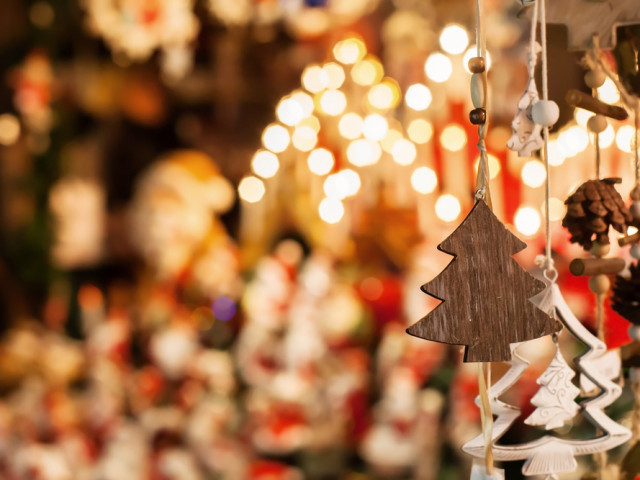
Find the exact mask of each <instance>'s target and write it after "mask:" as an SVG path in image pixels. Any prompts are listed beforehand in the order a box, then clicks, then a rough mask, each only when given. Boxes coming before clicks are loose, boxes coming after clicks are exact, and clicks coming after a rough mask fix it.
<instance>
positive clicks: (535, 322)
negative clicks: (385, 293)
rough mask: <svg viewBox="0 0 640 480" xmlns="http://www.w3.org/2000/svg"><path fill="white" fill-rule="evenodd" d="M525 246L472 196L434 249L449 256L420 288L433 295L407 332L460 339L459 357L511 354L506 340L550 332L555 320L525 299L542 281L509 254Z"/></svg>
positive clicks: (486, 358) (493, 359)
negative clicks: (431, 307)
mask: <svg viewBox="0 0 640 480" xmlns="http://www.w3.org/2000/svg"><path fill="white" fill-rule="evenodd" d="M524 248H526V244H525V243H524V242H522V241H520V240H519V239H518V238H517V237H516V236H515V235H513V234H512V233H511V232H509V230H507V228H506V227H505V226H504V225H503V224H502V223H501V222H500V220H498V218H497V217H496V216H495V215H494V214H493V212H491V210H490V209H489V207H488V206H487V204H486V203H485V202H484V200H478V201H477V202H476V204H475V206H474V207H473V209H472V210H471V212H470V213H469V215H468V216H467V217H466V218H465V219H464V221H463V222H462V224H460V226H459V227H458V228H457V229H456V230H455V231H454V232H453V233H452V234H451V235H450V236H449V237H448V238H447V239H445V240H444V241H443V242H442V243H441V244H440V245H438V249H439V250H441V251H443V252H445V253H448V254H449V255H453V256H454V257H455V258H454V259H453V260H452V261H451V263H449V265H448V266H447V267H446V268H445V269H444V270H443V271H442V273H441V274H440V275H438V276H437V277H436V278H435V279H434V280H432V281H431V282H428V283H426V284H425V285H423V286H422V290H423V291H424V292H425V293H427V294H428V295H431V296H433V297H435V298H437V299H439V300H442V302H443V303H442V304H440V305H438V306H437V307H436V308H435V309H434V310H433V311H431V312H430V313H429V314H428V315H427V316H426V317H424V318H423V319H421V320H420V321H418V322H417V323H416V324H414V325H413V326H411V327H409V328H408V329H407V333H409V334H411V335H414V336H416V337H420V338H424V339H426V340H433V341H436V342H442V343H449V344H454V345H465V355H464V361H465V362H502V361H509V360H510V359H511V348H510V344H512V343H518V342H523V341H525V340H532V339H534V338H538V337H542V336H545V335H550V334H552V333H554V332H557V331H558V330H559V329H560V325H559V324H558V323H557V322H556V321H555V320H553V319H552V318H551V317H549V316H548V315H547V314H546V313H544V312H542V311H541V310H539V309H538V308H537V307H536V306H535V305H534V304H533V303H532V302H531V301H530V300H529V299H530V298H531V297H533V296H534V295H536V294H538V293H539V292H541V291H542V290H543V289H544V287H545V285H544V283H543V282H541V281H539V280H536V279H535V278H534V277H533V276H531V275H530V274H529V273H527V272H526V271H525V270H524V269H523V268H522V267H521V266H520V265H519V264H518V262H516V261H515V259H513V258H512V257H511V255H513V254H515V253H518V252H519V251H521V250H523V249H524Z"/></svg>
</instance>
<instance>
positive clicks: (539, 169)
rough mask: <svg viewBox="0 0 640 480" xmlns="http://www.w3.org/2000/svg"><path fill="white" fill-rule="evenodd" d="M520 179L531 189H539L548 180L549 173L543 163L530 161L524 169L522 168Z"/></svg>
mask: <svg viewBox="0 0 640 480" xmlns="http://www.w3.org/2000/svg"><path fill="white" fill-rule="evenodd" d="M520 177H521V178H522V181H523V182H524V184H525V185H527V186H529V187H531V188H537V187H540V186H541V185H542V184H543V183H544V181H545V179H546V178H547V172H546V170H545V168H544V165H543V164H542V162H539V161H538V160H529V161H528V162H527V163H525V164H524V167H522V172H521V174H520Z"/></svg>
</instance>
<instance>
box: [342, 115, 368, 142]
mask: <svg viewBox="0 0 640 480" xmlns="http://www.w3.org/2000/svg"><path fill="white" fill-rule="evenodd" d="M362 123H363V120H362V117H361V116H360V115H358V114H357V113H353V112H351V113H345V114H344V115H343V116H342V118H341V119H340V122H338V130H339V131H340V135H342V136H343V137H344V138H348V139H349V140H355V139H356V138H358V137H359V136H360V135H361V134H362Z"/></svg>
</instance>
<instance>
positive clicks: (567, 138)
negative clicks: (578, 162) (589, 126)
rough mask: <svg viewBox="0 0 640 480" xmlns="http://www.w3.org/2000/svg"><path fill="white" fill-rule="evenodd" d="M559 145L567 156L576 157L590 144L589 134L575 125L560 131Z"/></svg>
mask: <svg viewBox="0 0 640 480" xmlns="http://www.w3.org/2000/svg"><path fill="white" fill-rule="evenodd" d="M558 146H559V147H560V149H561V151H562V152H563V153H564V154H565V155H566V156H567V157H574V156H576V155H577V154H578V153H580V152H582V151H584V150H585V149H586V148H587V147H588V146H589V134H588V133H587V131H586V130H584V129H582V128H580V127H579V126H578V125H574V126H572V127H569V128H567V129H566V130H563V131H561V132H560V135H558Z"/></svg>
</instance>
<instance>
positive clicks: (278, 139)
mask: <svg viewBox="0 0 640 480" xmlns="http://www.w3.org/2000/svg"><path fill="white" fill-rule="evenodd" d="M289 141H290V138H289V132H288V131H287V129H286V128H284V127H283V126H282V125H278V124H276V123H272V124H271V125H269V126H268V127H267V128H265V129H264V132H262V144H263V145H264V146H265V147H266V148H267V149H269V150H271V151H272V152H275V153H280V152H284V151H285V150H286V149H287V147H288V146H289Z"/></svg>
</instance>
